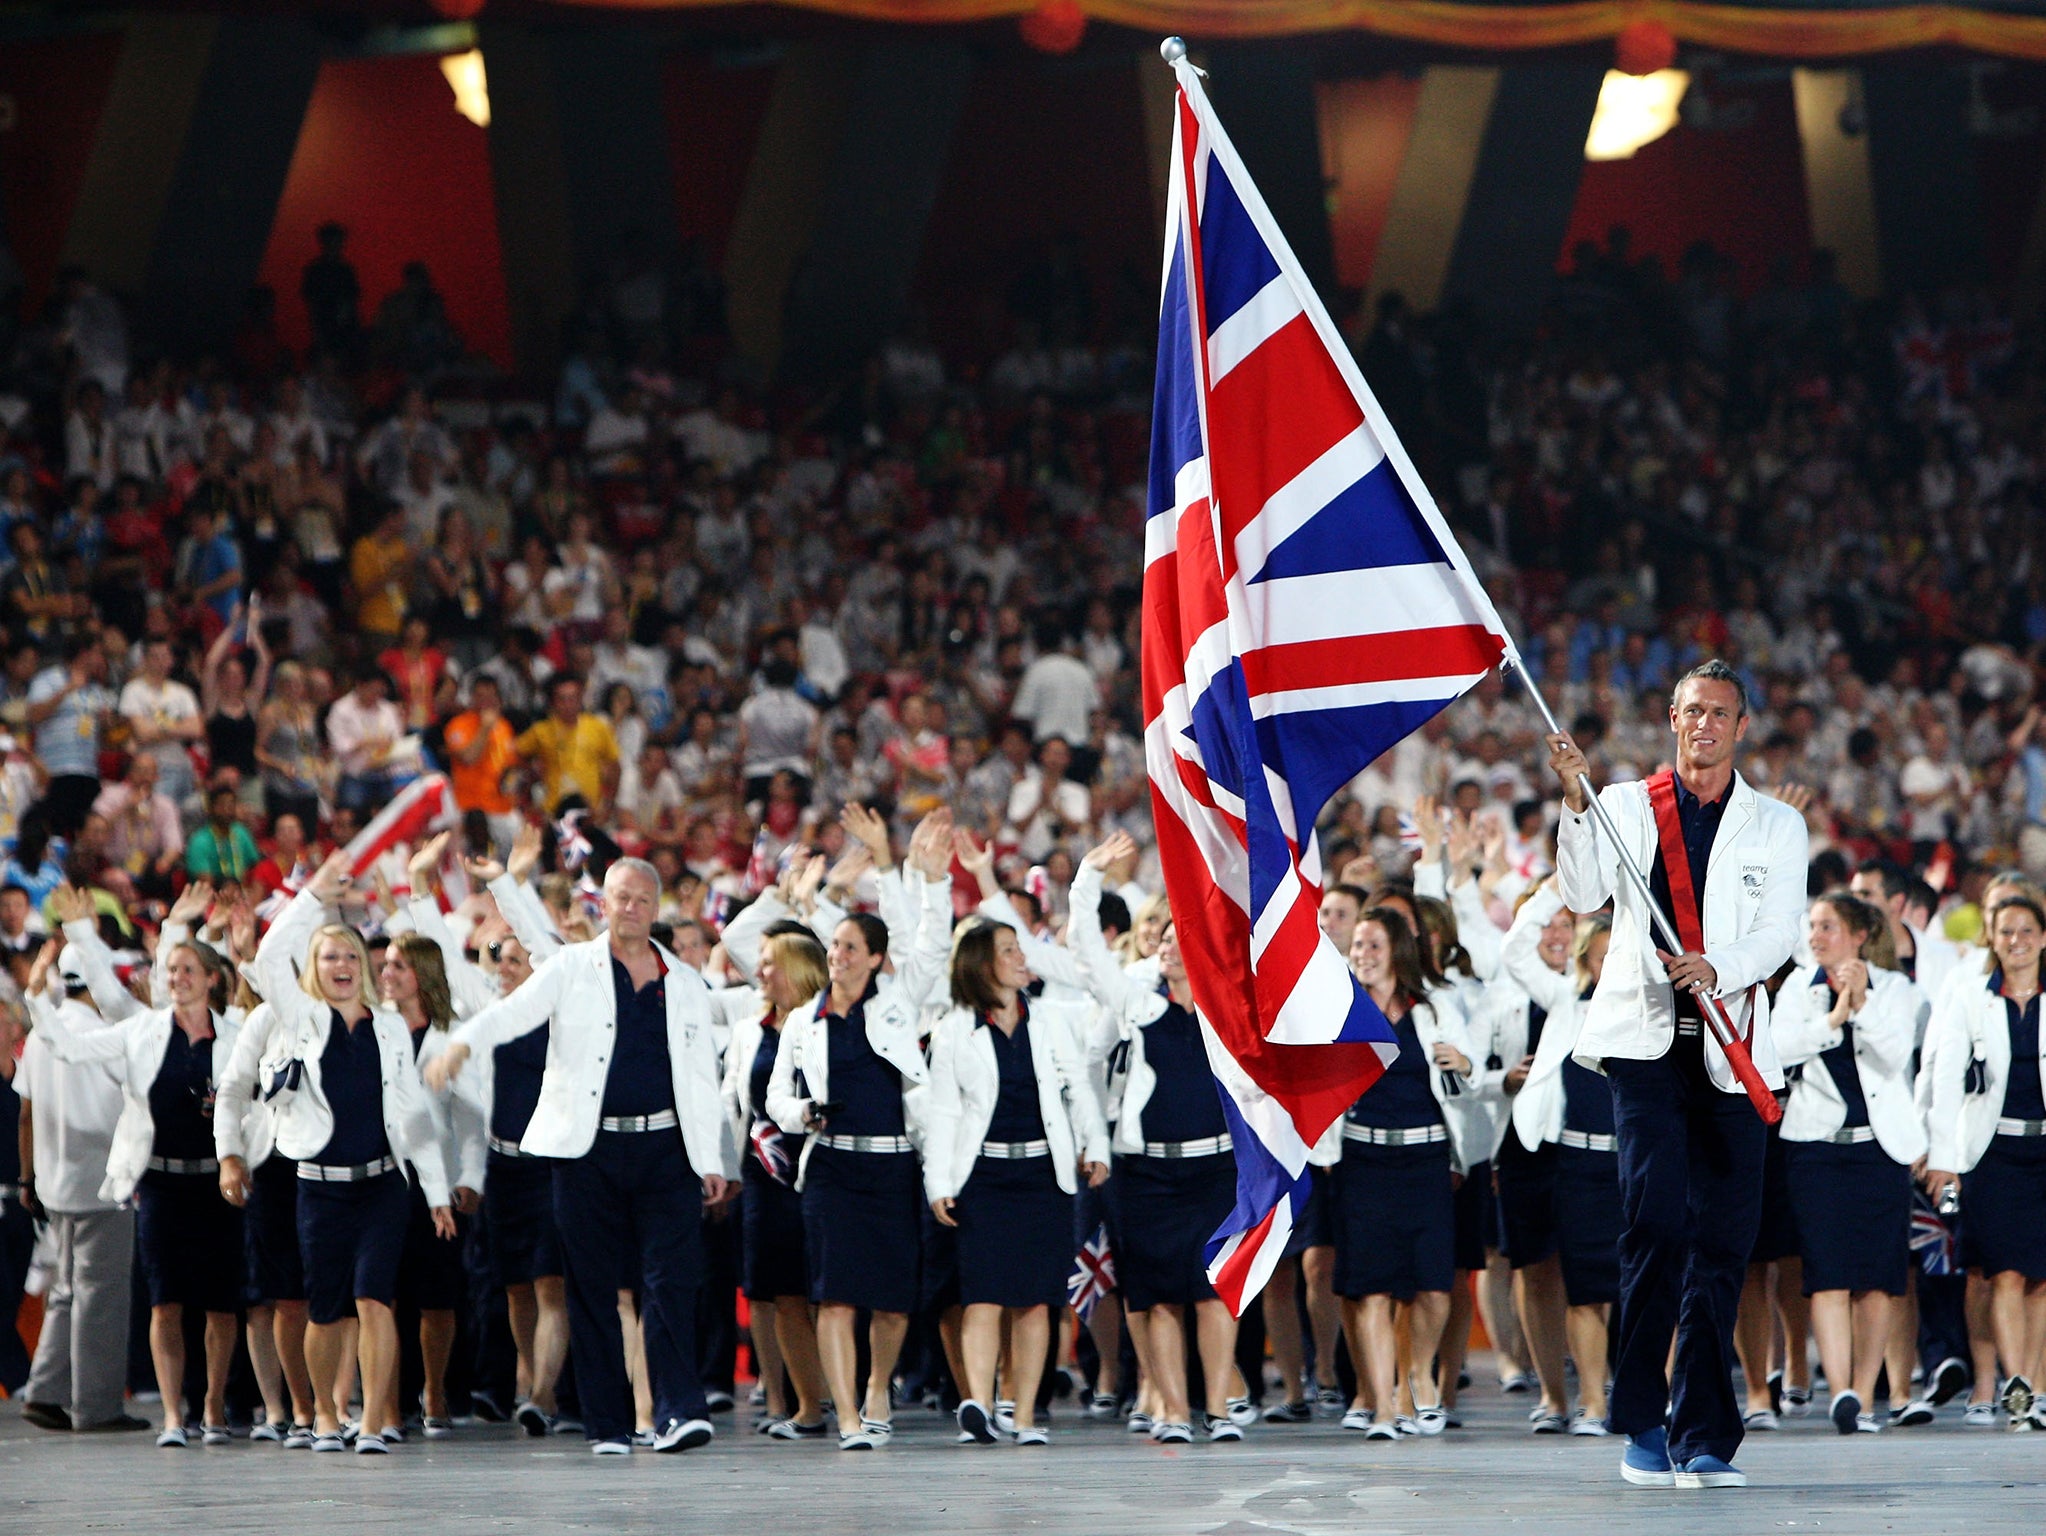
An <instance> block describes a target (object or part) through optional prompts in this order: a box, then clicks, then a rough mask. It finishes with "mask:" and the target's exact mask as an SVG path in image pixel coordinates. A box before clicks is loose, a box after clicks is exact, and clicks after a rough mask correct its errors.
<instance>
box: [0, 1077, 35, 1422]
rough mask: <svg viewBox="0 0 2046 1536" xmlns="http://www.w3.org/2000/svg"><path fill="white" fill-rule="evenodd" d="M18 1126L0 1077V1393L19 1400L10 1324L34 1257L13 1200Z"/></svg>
mask: <svg viewBox="0 0 2046 1536" xmlns="http://www.w3.org/2000/svg"><path fill="white" fill-rule="evenodd" d="M20 1125H21V1100H20V1098H19V1097H17V1096H16V1094H15V1092H14V1080H13V1079H12V1078H10V1077H0V1190H5V1195H4V1197H0V1387H4V1388H5V1389H6V1391H7V1395H8V1396H10V1397H18V1396H20V1394H21V1389H22V1388H23V1387H24V1386H26V1385H27V1384H28V1371H29V1358H28V1347H27V1346H26V1345H24V1344H23V1343H22V1342H21V1335H20V1334H19V1333H17V1332H16V1331H15V1328H14V1319H15V1317H16V1315H17V1314H18V1313H19V1312H20V1311H21V1296H22V1291H23V1290H24V1288H25V1287H26V1286H27V1284H28V1269H29V1264H30V1262H31V1260H32V1259H33V1258H34V1256H35V1246H36V1227H35V1218H34V1217H32V1216H30V1215H29V1213H28V1211H27V1210H26V1209H25V1208H24V1207H23V1206H22V1203H21V1202H20V1201H19V1200H17V1199H16V1198H15V1197H14V1186H16V1185H18V1184H19V1183H20V1182H21V1143H20V1142H19V1141H18V1140H17V1139H16V1136H17V1132H18V1130H19V1127H20Z"/></svg>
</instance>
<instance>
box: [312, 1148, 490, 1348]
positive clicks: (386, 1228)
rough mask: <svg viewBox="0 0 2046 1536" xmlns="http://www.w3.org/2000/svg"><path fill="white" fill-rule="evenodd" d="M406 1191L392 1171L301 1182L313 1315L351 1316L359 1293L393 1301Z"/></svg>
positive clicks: (320, 1318) (328, 1318) (328, 1319)
mask: <svg viewBox="0 0 2046 1536" xmlns="http://www.w3.org/2000/svg"><path fill="white" fill-rule="evenodd" d="M411 1192H412V1186H411V1184H410V1183H408V1182H407V1181H406V1178H405V1175H404V1174H402V1173H397V1172H392V1173H383V1174H378V1175H377V1176H376V1177H375V1178H373V1179H365V1180H363V1182H361V1183H360V1184H323V1183H316V1182H314V1181H312V1180H310V1179H300V1180H299V1181H298V1254H299V1260H300V1262H301V1263H302V1264H303V1265H304V1266H305V1280H306V1317H307V1318H308V1319H309V1320H310V1321H312V1322H315V1323H338V1322H340V1321H341V1319H343V1318H344V1317H352V1316H354V1314H355V1303H356V1300H357V1298H362V1299H364V1300H367V1301H380V1302H382V1303H383V1304H384V1305H385V1306H389V1305H391V1303H392V1302H394V1301H396V1300H397V1297H398V1266H399V1264H400V1262H402V1260H403V1259H404V1256H405V1229H406V1226H407V1225H408V1222H409V1218H410V1215H411V1200H412V1193H411ZM449 1246H450V1247H453V1246H454V1245H453V1244H450V1245H449Z"/></svg>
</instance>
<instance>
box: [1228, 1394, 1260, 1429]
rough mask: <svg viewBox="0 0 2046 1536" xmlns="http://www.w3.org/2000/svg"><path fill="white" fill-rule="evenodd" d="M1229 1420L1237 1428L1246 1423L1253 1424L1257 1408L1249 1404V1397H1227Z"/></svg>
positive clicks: (1255, 1420) (1255, 1419)
mask: <svg viewBox="0 0 2046 1536" xmlns="http://www.w3.org/2000/svg"><path fill="white" fill-rule="evenodd" d="M1229 1422H1230V1423H1231V1424H1234V1425H1235V1426H1236V1427H1237V1428H1238V1429H1241V1428H1243V1426H1244V1425H1246V1424H1255V1423H1256V1422H1257V1410H1256V1409H1255V1408H1253V1407H1251V1406H1250V1399H1249V1398H1247V1397H1232V1398H1230V1399H1229Z"/></svg>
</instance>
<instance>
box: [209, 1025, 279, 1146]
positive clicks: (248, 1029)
mask: <svg viewBox="0 0 2046 1536" xmlns="http://www.w3.org/2000/svg"><path fill="white" fill-rule="evenodd" d="M276 1024H277V1010H276V1009H274V1008H272V1007H271V1006H270V1005H269V1004H268V1003H258V1004H256V1006H255V1007H253V1008H251V1009H250V1010H249V1011H248V1014H247V1016H246V1017H245V1018H243V1020H242V1023H241V1028H240V1029H238V1030H236V1031H235V1036H234V1049H233V1050H231V1051H227V1052H222V1051H221V1050H220V1049H219V1048H218V1047H215V1049H214V1058H213V1083H214V1089H215V1097H214V1100H213V1155H214V1156H215V1157H218V1158H223V1159H225V1158H230V1157H238V1158H240V1159H241V1160H242V1161H243V1162H245V1163H247V1164H248V1165H249V1168H250V1171H251V1172H253V1171H254V1170H255V1169H258V1168H260V1167H262V1166H263V1164H265V1163H267V1162H268V1161H269V1160H270V1154H271V1153H272V1152H274V1151H276V1150H277V1116H276V1112H275V1111H274V1109H273V1108H272V1107H271V1104H270V1101H269V1100H267V1099H265V1098H264V1097H263V1096H262V1095H261V1094H260V1093H258V1092H255V1091H253V1090H254V1089H255V1088H256V1086H257V1083H258V1080H259V1079H260V1077H261V1063H262V1060H263V1057H264V1055H265V1053H266V1052H267V1051H268V1050H269V1048H270V1034H271V1031H272V1030H273V1029H274V1028H275V1027H276Z"/></svg>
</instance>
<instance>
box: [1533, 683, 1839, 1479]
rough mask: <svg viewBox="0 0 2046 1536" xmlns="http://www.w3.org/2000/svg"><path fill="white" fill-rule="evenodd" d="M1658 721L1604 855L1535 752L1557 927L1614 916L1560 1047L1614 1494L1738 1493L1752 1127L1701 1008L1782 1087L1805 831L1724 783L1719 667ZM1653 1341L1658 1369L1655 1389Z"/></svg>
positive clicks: (1734, 696)
mask: <svg viewBox="0 0 2046 1536" xmlns="http://www.w3.org/2000/svg"><path fill="white" fill-rule="evenodd" d="M1669 720H1670V729H1671V730H1673V731H1675V732H1676V738H1677V739H1676V768H1675V769H1674V770H1673V771H1672V770H1667V769H1666V770H1664V771H1663V772H1661V773H1658V774H1656V775H1655V776H1654V777H1653V778H1650V779H1647V780H1645V781H1641V782H1636V783H1631V784H1613V785H1609V786H1608V787H1607V788H1606V789H1605V790H1603V791H1602V792H1601V793H1600V795H1599V800H1600V802H1601V804H1602V805H1603V806H1604V808H1605V811H1606V813H1607V816H1608V817H1609V818H1610V825H1611V827H1612V828H1613V829H1614V830H1615V831H1616V832H1617V834H1618V837H1619V841H1620V843H1621V845H1622V846H1621V847H1620V848H1615V847H1614V845H1613V843H1612V841H1611V840H1610V839H1609V838H1608V836H1607V835H1606V834H1605V833H1604V832H1601V831H1600V830H1599V829H1598V828H1597V826H1596V825H1595V824H1594V822H1593V819H1592V811H1593V807H1592V805H1591V800H1590V795H1589V793H1588V789H1587V786H1588V784H1589V782H1590V781H1589V779H1588V778H1587V777H1586V776H1585V774H1586V767H1585V760H1584V754H1583V753H1582V752H1580V751H1579V750H1578V749H1577V747H1576V746H1575V745H1574V744H1573V743H1572V742H1571V740H1570V738H1569V737H1568V736H1564V735H1554V736H1551V737H1549V751H1550V756H1549V764H1550V766H1551V767H1552V768H1554V769H1555V771H1556V774H1557V776H1558V777H1559V778H1561V779H1562V781H1563V805H1564V816H1563V822H1562V826H1561V827H1560V828H1559V829H1558V832H1557V837H1556V878H1557V882H1558V888H1559V890H1560V891H1561V894H1562V897H1563V900H1564V902H1565V903H1566V904H1567V905H1568V906H1569V907H1570V908H1571V910H1573V911H1576V912H1592V911H1596V910H1597V909H1598V908H1600V907H1602V906H1604V905H1605V904H1606V903H1607V902H1608V901H1611V902H1612V903H1613V909H1614V910H1613V937H1612V948H1611V950H1610V951H1609V952H1608V954H1607V957H1606V964H1605V970H1604V972H1603V973H1602V974H1601V976H1600V977H1599V983H1598V989H1597V991H1595V992H1594V993H1593V994H1592V998H1591V1004H1590V1009H1589V1011H1588V1012H1587V1014H1586V1015H1585V1020H1584V1029H1583V1032H1582V1033H1581V1034H1580V1035H1579V1036H1578V1041H1577V1049H1576V1057H1577V1059H1578V1060H1579V1061H1580V1062H1582V1063H1583V1064H1584V1065H1585V1066H1587V1067H1590V1068H1592V1069H1593V1070H1595V1071H1602V1072H1604V1073H1605V1074H1606V1077H1607V1080H1608V1081H1609V1082H1610V1083H1611V1084H1612V1089H1613V1120H1614V1125H1615V1130H1616V1131H1617V1136H1618V1146H1617V1151H1618V1153H1619V1158H1620V1197H1621V1201H1622V1204H1623V1206H1624V1215H1625V1219H1626V1224H1627V1225H1626V1231H1625V1234H1624V1235H1623V1236H1622V1238H1621V1240H1620V1315H1619V1344H1618V1348H1617V1351H1616V1353H1615V1355H1614V1358H1613V1395H1612V1405H1611V1409H1610V1412H1609V1416H1608V1419H1607V1423H1608V1425H1609V1426H1610V1427H1611V1428H1612V1429H1613V1430H1614V1431H1615V1432H1616V1433H1620V1434H1624V1435H1626V1436H1627V1437H1628V1445H1627V1450H1626V1452H1625V1455H1624V1458H1623V1460H1622V1462H1621V1467H1620V1472H1621V1476H1623V1477H1624V1478H1625V1479H1626V1480H1627V1481H1628V1482H1630V1483H1635V1484H1639V1485H1642V1486H1645V1487H1664V1488H1666V1487H1670V1486H1673V1485H1674V1486H1676V1487H1682V1488H1724V1487H1742V1486H1745V1485H1746V1483H1747V1478H1746V1476H1745V1475H1744V1474H1743V1473H1741V1472H1739V1471H1738V1470H1736V1469H1735V1467H1734V1466H1733V1455H1734V1452H1735V1450H1736V1449H1738V1448H1739V1446H1740V1442H1741V1433H1742V1426H1741V1409H1740V1404H1739V1403H1738V1402H1736V1401H1735V1398H1734V1392H1733V1376H1732V1372H1733V1367H1734V1356H1733V1325H1734V1315H1735V1313H1736V1312H1737V1311H1738V1310H1739V1306H1740V1291H1741V1280H1742V1277H1743V1275H1744V1273H1745V1271H1746V1267H1747V1260H1748V1251H1749V1249H1750V1248H1752V1247H1753V1246H1754V1241H1755V1233H1756V1230H1757V1228H1758V1227H1759V1225H1760V1223H1761V1215H1762V1159H1763V1155H1764V1152H1765V1150H1766V1147H1767V1133H1768V1128H1767V1126H1766V1125H1764V1123H1763V1121H1762V1119H1761V1118H1760V1117H1758V1116H1757V1115H1756V1113H1755V1111H1754V1109H1753V1108H1751V1107H1750V1105H1749V1103H1748V1101H1747V1097H1746V1096H1745V1090H1744V1088H1743V1085H1742V1084H1741V1082H1740V1081H1739V1079H1738V1077H1737V1075H1736V1074H1737V1071H1738V1065H1737V1064H1736V1060H1733V1059H1730V1053H1729V1052H1728V1051H1727V1050H1725V1049H1723V1048H1722V1047H1721V1045H1720V1042H1719V1040H1718V1039H1717V1038H1716V1037H1715V1036H1714V1034H1713V1031H1712V1030H1711V1029H1710V1028H1709V1027H1708V1024H1707V1020H1706V1017H1705V1012H1704V1010H1705V1008H1706V1007H1708V1006H1712V1007H1715V1008H1716V1007H1717V1006H1719V1005H1720V1004H1723V1005H1724V1006H1725V1008H1726V1013H1727V1017H1728V1018H1729V1019H1730V1021H1731V1024H1732V1027H1733V1029H1734V1030H1735V1031H1736V1032H1737V1034H1738V1036H1739V1038H1740V1039H1741V1040H1743V1041H1745V1043H1746V1045H1747V1048H1748V1049H1747V1055H1748V1057H1751V1058H1752V1061H1753V1070H1754V1071H1755V1072H1759V1073H1760V1074H1761V1078H1762V1080H1763V1082H1765V1083H1766V1084H1767V1085H1768V1086H1769V1087H1770V1088H1781V1087H1782V1086H1783V1072H1782V1069H1781V1067H1779V1066H1778V1064H1777V1059H1776V1047H1775V1043H1774V1041H1773V1039H1772V1038H1771V1036H1770V1033H1769V1028H1768V1021H1769V999H1768V994H1767V992H1765V991H1764V990H1763V987H1762V983H1764V982H1765V981H1767V980H1768V978H1769V977H1770V976H1771V975H1773V974H1774V973H1775V971H1776V970H1777V968H1778V967H1779V966H1781V965H1782V964H1783V962H1784V961H1785V960H1787V959H1789V958H1790V952H1791V949H1792V947H1793V946H1794V945H1795V944H1796V943H1797V940H1798V936H1799V934H1800V932H1801V931H1802V926H1801V925H1802V920H1803V917H1804V896H1805V863H1806V846H1805V826H1804V819H1803V818H1802V817H1801V816H1799V815H1798V813H1797V812H1796V811H1794V810H1792V809H1791V808H1790V807H1789V806H1787V805H1785V804H1783V803H1782V802H1781V801H1778V800H1772V799H1768V798H1766V797H1764V796H1762V795H1760V794H1757V793H1756V791H1755V788H1754V786H1753V785H1751V784H1749V783H1748V782H1747V780H1745V779H1743V778H1742V777H1741V776H1740V775H1739V774H1738V773H1737V772H1735V771H1734V766H1733V760H1734V752H1735V749H1736V748H1737V747H1738V745H1739V743H1740V740H1741V738H1742V737H1743V736H1745V735H1746V734H1747V730H1748V699H1747V690H1746V688H1745V687H1743V686H1742V683H1741V680H1740V675H1739V674H1738V673H1736V672H1735V671H1734V670H1733V669H1732V668H1731V667H1729V666H1727V665H1726V663H1725V662H1722V661H1708V662H1706V663H1704V664H1703V665H1702V666H1699V667H1696V668H1694V669H1693V670H1692V671H1691V672H1690V673H1689V674H1688V675H1686V676H1685V677H1684V679H1683V680H1682V681H1681V682H1679V683H1678V684H1677V688H1676V692H1675V694H1674V695H1673V696H1672V697H1671V700H1670V711H1669ZM1623 853H1624V855H1625V856H1626V857H1629V858H1631V859H1632V861H1633V864H1634V866H1635V867H1636V868H1638V869H1647V870H1648V871H1649V876H1648V883H1649V886H1650V887H1651V888H1652V890H1653V893H1654V896H1655V900H1656V901H1657V902H1658V903H1659V904H1660V905H1661V907H1662V910H1663V911H1664V912H1666V913H1668V914H1669V915H1670V917H1671V918H1672V919H1673V920H1674V921H1675V924H1676V929H1677V933H1678V935H1679V937H1680V938H1681V939H1682V941H1683V951H1682V953H1672V952H1671V951H1670V950H1668V949H1666V948H1664V947H1663V946H1662V945H1661V944H1660V943H1658V942H1657V939H1656V935H1655V930H1654V927H1653V925H1652V922H1651V919H1650V916H1649V910H1648V907H1647V904H1646V902H1645V901H1644V900H1643V895H1642V892H1641V890H1640V888H1639V886H1638V885H1637V884H1636V883H1635V882H1634V881H1632V880H1631V879H1629V878H1628V875H1627V873H1626V868H1625V865H1624V864H1623V862H1622V855H1623ZM1713 1000H1716V1001H1713ZM1738 1054H1739V1053H1738V1052H1737V1051H1736V1052H1735V1053H1733V1055H1734V1056H1735V1057H1738ZM1744 1064H1745V1063H1739V1065H1744ZM1673 1332H1674V1334H1675V1336H1676V1368H1675V1371H1674V1372H1673V1373H1666V1364H1667V1362H1668V1359H1669V1350H1670V1337H1671V1334H1672V1333H1673ZM1665 1410H1667V1414H1668V1423H1667V1428H1665V1423H1664V1416H1665Z"/></svg>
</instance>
